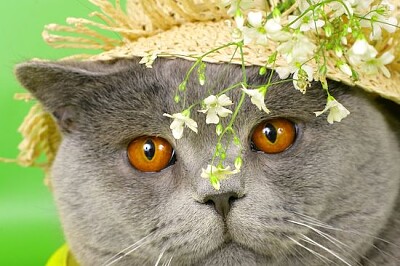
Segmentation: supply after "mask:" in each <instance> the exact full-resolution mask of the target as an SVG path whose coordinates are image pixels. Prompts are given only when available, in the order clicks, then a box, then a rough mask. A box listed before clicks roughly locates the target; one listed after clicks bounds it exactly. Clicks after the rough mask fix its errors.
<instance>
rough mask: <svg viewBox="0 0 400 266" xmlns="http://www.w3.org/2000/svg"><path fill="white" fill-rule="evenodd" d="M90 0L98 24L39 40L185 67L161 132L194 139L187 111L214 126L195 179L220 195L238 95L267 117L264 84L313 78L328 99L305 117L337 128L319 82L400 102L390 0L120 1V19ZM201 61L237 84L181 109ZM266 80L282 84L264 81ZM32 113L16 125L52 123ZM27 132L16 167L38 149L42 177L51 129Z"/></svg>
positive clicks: (336, 108) (333, 105) (298, 85)
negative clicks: (211, 144) (188, 133)
mask: <svg viewBox="0 0 400 266" xmlns="http://www.w3.org/2000/svg"><path fill="white" fill-rule="evenodd" d="M89 1H90V2H92V3H93V4H95V5H97V6H98V7H100V9H101V12H94V13H92V14H91V15H92V16H94V17H97V18H99V19H100V20H102V21H104V23H98V22H96V21H93V20H88V19H80V18H69V19H67V23H68V24H69V26H62V25H55V24H50V25H47V26H46V28H45V31H44V32H43V37H44V39H45V40H46V41H47V42H48V43H49V44H50V45H52V46H54V47H79V48H89V49H103V50H104V52H103V53H101V54H99V55H94V56H93V55H92V56H86V58H87V57H89V58H87V59H89V60H109V59H115V58H126V57H133V56H136V57H141V58H142V60H141V61H140V62H141V63H142V64H145V65H146V66H147V67H150V68H151V65H152V63H153V62H154V60H156V59H157V58H158V57H167V58H176V57H181V58H184V59H187V60H192V61H194V63H193V65H192V67H191V68H190V69H189V70H188V72H187V74H186V77H185V79H184V80H183V81H182V82H181V84H180V85H179V86H178V88H176V93H175V96H174V100H175V102H176V103H177V104H179V105H180V106H182V111H181V112H179V113H175V114H164V116H166V117H168V118H170V119H173V120H172V123H171V125H170V128H171V131H172V135H173V136H174V138H176V139H180V138H181V137H182V136H183V134H184V130H185V128H188V129H190V130H192V131H194V132H196V133H197V130H198V129H197V122H196V121H194V120H193V119H192V118H191V113H192V112H200V113H203V114H204V115H205V121H206V123H207V124H210V126H213V127H215V133H216V139H217V144H216V147H215V150H214V152H213V154H212V161H211V164H209V165H207V166H206V167H205V168H204V169H203V170H202V174H201V176H202V177H203V178H207V179H209V180H210V182H211V184H212V186H213V187H214V188H215V189H219V188H220V181H221V180H223V179H225V178H228V177H229V176H230V175H233V174H236V173H238V172H240V168H241V165H242V158H241V153H240V152H239V154H238V155H237V157H236V159H235V160H234V162H231V164H232V163H233V167H234V168H233V169H232V168H231V166H230V165H229V162H226V149H227V146H229V145H230V144H231V143H234V144H235V145H237V146H238V147H239V150H242V144H241V143H240V140H239V138H238V137H237V133H236V132H235V130H234V127H233V125H234V123H235V119H236V117H237V114H238V113H239V112H240V111H241V107H242V105H243V102H244V100H245V99H246V98H247V97H249V98H250V100H251V102H252V103H253V104H254V105H255V107H256V108H258V109H259V110H261V111H263V112H265V113H269V112H270V110H269V109H268V106H266V105H265V102H264V99H265V97H266V94H267V93H268V90H269V88H270V87H271V86H273V85H276V84H278V83H282V82H292V84H293V87H294V88H295V89H296V90H298V91H299V92H300V93H299V97H301V94H304V93H306V92H307V88H308V87H309V86H310V84H311V82H315V81H317V82H319V83H320V84H321V88H322V89H323V90H324V91H325V92H326V94H327V101H326V106H325V108H324V109H323V110H312V111H314V113H315V115H316V116H320V115H322V114H327V121H328V122H329V123H333V122H340V121H341V120H342V119H344V118H345V117H346V116H348V115H349V114H350V112H349V111H348V110H347V109H346V107H344V106H343V105H342V104H340V103H339V102H338V101H337V100H336V99H335V98H334V96H333V95H331V94H330V93H329V85H328V82H327V79H333V80H337V81H341V82H344V83H346V84H349V85H358V86H359V87H360V88H362V89H365V90H367V91H371V92H374V93H377V94H379V95H381V96H382V97H385V98H388V99H391V100H393V101H395V102H397V103H400V88H398V84H400V33H399V31H398V28H399V26H398V19H399V14H400V5H399V4H395V3H394V2H391V1H389V0H269V1H267V0H257V1H250V0H223V1H213V0H202V1H195V0H186V1H170V0H150V1H145V0H140V1H133V0H132V1H130V0H128V1H127V8H126V12H124V11H123V9H122V8H121V5H120V1H119V0H116V1H115V6H114V5H113V4H111V3H110V2H109V1H108V0H89ZM171 14H173V15H171ZM160 21H162V22H160ZM95 28H98V29H101V30H108V31H112V32H116V33H118V34H120V36H121V37H122V40H117V39H113V38H110V37H107V36H103V35H102V34H100V33H99V32H97V31H96V30H94V29H95ZM55 32H64V33H65V32H68V33H71V32H72V33H77V34H79V36H65V35H58V34H55ZM210 32H211V33H213V34H209V33H210ZM177 39H178V40H180V42H177V41H176V40H177ZM80 57H82V56H80ZM206 62H211V63H232V64H239V65H241V66H242V70H243V71H242V80H241V81H240V82H239V83H237V84H234V85H232V86H231V87H229V88H221V90H220V91H219V92H218V93H216V94H211V95H208V96H207V97H206V98H205V99H199V101H198V102H196V103H187V102H186V101H185V98H186V97H185V94H186V93H187V89H188V88H187V81H188V80H189V78H190V77H192V76H193V75H196V76H197V79H198V82H199V84H200V85H204V84H205V81H206V79H207V76H206V74H205V68H206V66H207V65H206ZM248 65H255V66H259V67H260V69H259V74H260V75H268V76H267V82H266V83H265V84H262V85H257V86H255V85H252V84H248V82H247V79H246V71H245V69H246V66H248ZM267 69H270V70H271V71H267ZM274 74H277V75H279V77H280V78H281V80H280V81H278V82H277V81H274V82H272V76H273V75H274ZM378 84H379V86H377V85H378ZM396 85H397V86H396ZM228 92H235V93H238V94H239V95H240V96H239V97H238V98H239V101H238V102H236V103H234V102H233V101H232V99H230V98H229V97H228V96H227V93H228ZM232 106H235V107H234V108H232ZM35 108H36V109H37V110H36V109H35V110H36V111H34V112H31V114H30V115H31V117H30V118H29V117H28V118H27V119H26V120H25V122H24V123H25V124H26V123H29V121H32V120H33V119H32V116H35V115H36V119H35V121H36V122H37V121H38V120H40V121H42V124H40V125H41V127H44V126H43V125H49V124H52V123H54V121H52V120H51V119H49V116H48V115H47V114H46V113H45V112H44V113H43V112H42V111H41V109H40V107H38V106H36V107H35ZM38 113H40V115H41V116H40V117H39V118H38ZM42 118H43V119H42ZM22 128H27V127H26V126H25V127H22ZM47 128H52V129H54V128H55V127H54V125H53V126H47ZM35 132H36V133H37V132H42V131H40V130H39V129H38V130H35V131H34V132H26V131H24V132H23V133H24V137H25V146H24V147H25V148H27V149H28V148H29V149H30V150H32V151H34V152H27V149H25V148H23V149H22V150H21V154H22V155H21V157H20V158H19V159H18V160H17V161H18V162H20V163H21V162H23V163H24V164H25V165H34V162H35V161H36V160H37V158H38V157H39V156H40V154H41V152H45V154H46V155H47V157H48V162H47V164H45V165H42V166H43V168H45V169H46V170H49V169H50V165H51V163H52V160H53V158H54V153H55V152H56V150H57V147H56V146H57V145H58V143H59V141H60V137H59V135H58V133H57V130H56V129H54V130H53V131H52V132H47V133H46V134H47V135H48V136H53V137H48V136H47V135H46V136H47V137H46V136H44V137H41V138H39V139H38V138H37V134H36V133H35ZM28 144H29V145H28ZM40 147H52V149H46V150H43V149H42V150H40Z"/></svg>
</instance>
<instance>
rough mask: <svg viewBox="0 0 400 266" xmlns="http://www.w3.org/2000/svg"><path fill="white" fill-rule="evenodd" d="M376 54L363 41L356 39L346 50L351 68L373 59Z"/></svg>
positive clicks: (370, 46) (373, 49) (372, 48)
mask: <svg viewBox="0 0 400 266" xmlns="http://www.w3.org/2000/svg"><path fill="white" fill-rule="evenodd" d="M377 54H378V52H377V51H376V49H375V48H374V47H373V46H372V45H370V44H369V43H368V42H367V41H366V40H365V39H358V40H357V41H355V42H354V44H353V46H352V47H351V48H350V49H349V50H348V52H347V56H348V59H349V62H350V64H351V65H353V66H359V65H362V64H363V63H364V62H365V61H368V60H370V59H372V58H375V57H376V55H377Z"/></svg>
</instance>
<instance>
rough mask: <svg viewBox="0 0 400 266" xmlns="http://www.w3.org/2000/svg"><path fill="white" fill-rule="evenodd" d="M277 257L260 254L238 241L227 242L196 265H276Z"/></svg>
mask: <svg viewBox="0 0 400 266" xmlns="http://www.w3.org/2000/svg"><path fill="white" fill-rule="evenodd" d="M274 262H276V261H275V259H274V258H273V257H271V256H267V255H263V254H259V253H257V252H255V251H254V250H252V249H250V248H248V247H245V246H242V245H240V244H238V243H236V242H232V241H230V242H225V243H224V244H223V245H222V246H220V247H219V248H218V249H216V250H214V251H213V252H211V253H210V254H208V255H207V256H205V257H204V258H202V259H200V260H198V261H197V262H196V263H195V264H194V265H196V266H197V265H199V266H200V265H260V264H264V265H266V264H268V265H274Z"/></svg>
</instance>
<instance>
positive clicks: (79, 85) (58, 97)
mask: <svg viewBox="0 0 400 266" xmlns="http://www.w3.org/2000/svg"><path fill="white" fill-rule="evenodd" d="M15 74H16V77H17V79H18V81H19V82H20V83H21V84H22V86H24V87H25V88H26V89H27V90H29V92H30V93H31V94H32V95H33V96H34V97H35V98H36V99H38V100H39V101H40V102H41V103H42V105H43V106H44V107H45V109H46V110H47V111H48V112H50V113H52V114H53V116H54V117H55V119H56V120H57V122H58V124H59V126H60V128H61V129H62V130H63V131H65V132H69V131H71V130H73V128H74V121H75V120H76V119H77V115H78V113H79V111H78V110H76V106H77V102H78V101H79V98H80V97H84V96H83V95H85V93H84V91H85V89H87V88H88V84H90V83H93V81H94V80H96V79H97V80H98V78H100V77H101V76H103V75H104V74H105V73H104V72H103V71H101V67H99V66H98V64H96V63H88V62H45V61H30V62H25V63H22V64H19V65H17V66H16V68H15Z"/></svg>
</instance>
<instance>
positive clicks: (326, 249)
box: [301, 234, 351, 266]
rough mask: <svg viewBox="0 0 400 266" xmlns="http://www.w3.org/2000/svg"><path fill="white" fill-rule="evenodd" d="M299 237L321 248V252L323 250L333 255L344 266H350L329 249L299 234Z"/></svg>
mask: <svg viewBox="0 0 400 266" xmlns="http://www.w3.org/2000/svg"><path fill="white" fill-rule="evenodd" d="M301 236H302V237H303V238H304V240H305V241H306V242H308V243H310V244H313V245H315V246H317V247H319V248H322V249H323V250H325V251H326V252H328V253H330V254H331V255H333V256H334V257H336V258H337V259H339V260H340V261H341V262H343V263H344V264H346V265H347V266H351V264H350V263H348V262H347V261H345V260H344V259H343V258H342V257H340V256H339V255H338V254H336V253H335V252H333V251H332V250H330V249H329V248H327V247H325V246H323V245H321V244H319V243H317V242H315V241H314V240H312V239H311V238H309V237H307V236H306V235H304V234H301Z"/></svg>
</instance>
